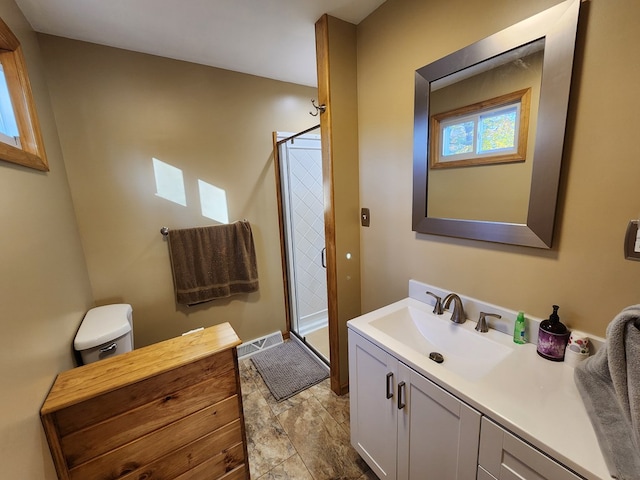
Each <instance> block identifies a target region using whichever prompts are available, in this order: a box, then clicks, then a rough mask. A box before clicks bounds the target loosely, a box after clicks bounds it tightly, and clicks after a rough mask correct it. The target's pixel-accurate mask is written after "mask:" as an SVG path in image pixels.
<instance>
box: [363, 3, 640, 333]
mask: <svg viewBox="0 0 640 480" xmlns="http://www.w3.org/2000/svg"><path fill="white" fill-rule="evenodd" d="M556 3H559V2H557V1H554V0H545V1H539V2H512V1H509V0H490V1H488V2H468V1H466V0H450V1H446V2H442V1H435V0H429V1H425V0H401V1H400V0H387V2H386V3H385V4H383V5H382V6H381V7H380V8H379V9H378V10H377V11H376V12H374V14H372V15H371V16H370V17H368V18H367V19H365V21H364V22H362V23H361V24H360V25H359V28H358V42H359V43H358V104H359V137H360V192H361V194H360V196H361V204H362V206H365V207H369V208H371V219H372V222H371V227H370V228H368V229H362V240H361V241H362V256H363V264H362V265H363V266H362V298H363V300H362V302H363V311H368V310H371V309H374V308H376V307H379V306H382V305H384V304H387V303H390V302H392V301H394V300H398V299H400V298H402V297H404V296H406V293H407V281H408V280H409V279H410V278H415V279H417V280H421V281H425V282H428V283H431V284H434V285H437V286H441V287H443V288H445V289H448V290H452V291H456V292H459V293H463V294H465V295H470V296H473V297H476V298H479V299H483V300H486V301H488V302H491V303H494V304H498V305H503V306H505V307H508V308H512V309H515V310H518V309H524V310H525V311H526V312H528V313H529V314H531V315H534V316H539V317H547V316H548V314H549V313H550V312H551V304H553V303H555V304H558V305H560V306H561V308H560V312H559V313H560V315H561V318H562V319H563V320H564V321H566V323H567V324H568V325H569V326H571V327H573V328H580V329H582V330H586V331H587V332H591V333H594V334H598V335H604V332H605V327H606V325H607V324H608V323H609V322H610V321H611V319H612V318H613V316H614V315H615V314H616V313H617V312H619V311H620V310H621V309H622V308H623V307H625V306H627V305H631V304H636V303H638V301H639V297H638V291H639V290H638V285H640V264H639V263H638V262H632V261H628V260H624V258H623V254H622V245H623V240H624V234H625V230H626V226H627V223H628V221H629V220H630V219H634V218H638V215H640V198H639V197H638V179H640V161H638V159H639V158H640V144H639V143H638V142H637V141H635V137H634V135H633V133H632V132H633V127H631V126H632V125H634V124H635V119H636V116H637V101H636V100H635V96H634V92H635V91H636V87H637V86H636V84H637V78H638V77H639V76H640V63H639V62H637V61H636V60H635V59H636V58H637V54H636V50H635V46H636V45H638V44H639V43H640V30H639V29H638V28H637V19H638V18H639V16H640V3H638V2H637V1H636V0H616V1H603V0H593V1H590V2H586V3H583V5H582V12H581V18H580V26H579V32H578V37H579V38H578V43H577V60H576V62H575V66H574V82H573V85H572V96H571V101H570V110H569V118H568V134H567V140H566V143H565V154H564V164H563V173H562V181H561V187H560V202H559V206H558V217H557V222H556V229H555V240H554V247H553V249H551V250H550V251H546V250H538V249H533V248H526V247H517V246H506V245H499V244H491V243H485V242H478V241H471V240H462V239H453V238H447V237H438V236H431V235H416V234H415V233H414V232H412V231H411V203H412V197H411V181H412V131H413V87H414V85H413V81H414V71H415V70H416V69H417V68H419V67H421V66H423V65H426V64H428V63H430V62H432V61H434V60H436V59H438V58H440V57H442V56H444V55H446V54H448V53H451V52H453V51H455V50H457V49H459V48H462V47H464V46H466V45H468V44H470V43H473V42H474V41H476V40H479V39H481V38H484V37H486V36H488V35H491V34H492V33H495V32H497V31H499V30H501V29H503V28H505V27H507V26H509V25H511V24H513V23H515V22H518V21H520V20H522V19H524V18H526V17H528V16H530V15H533V14H535V13H537V12H539V11H541V10H543V9H544V8H548V7H550V6H552V5H554V4H556ZM478 19H482V21H480V22H479V21H478ZM627 127H631V128H627Z"/></svg>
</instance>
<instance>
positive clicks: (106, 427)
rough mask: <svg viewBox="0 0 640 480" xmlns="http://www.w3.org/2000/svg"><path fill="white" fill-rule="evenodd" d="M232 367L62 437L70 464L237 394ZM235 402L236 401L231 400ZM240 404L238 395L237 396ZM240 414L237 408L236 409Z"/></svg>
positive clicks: (76, 463) (94, 455)
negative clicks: (218, 374) (214, 376)
mask: <svg viewBox="0 0 640 480" xmlns="http://www.w3.org/2000/svg"><path fill="white" fill-rule="evenodd" d="M235 392H236V378H235V375H234V372H233V371H229V372H226V373H224V374H223V375H221V376H219V377H216V378H213V379H211V380H207V381H205V382H201V383H197V384H194V385H192V386H190V387H187V388H185V389H184V390H181V391H177V392H172V393H170V394H167V395H165V396H163V397H161V398H159V399H156V400H154V401H152V402H150V403H147V404H145V405H142V406H140V407H138V408H136V409H133V410H129V411H126V412H124V413H122V414H120V415H117V416H114V417H111V418H109V419H107V420H105V421H103V422H100V423H96V424H94V425H91V426H89V427H87V428H84V429H82V430H77V431H75V432H73V433H70V434H69V435H66V436H64V437H62V439H61V443H62V450H63V452H64V456H65V460H66V462H67V465H68V466H69V468H73V467H75V466H77V465H80V464H81V463H84V462H86V461H88V460H90V459H91V458H93V457H96V456H98V455H101V454H103V453H105V452H108V451H109V450H113V449H114V448H117V447H120V446H121V445H125V444H127V443H129V442H132V441H133V440H135V439H136V438H139V437H142V436H144V435H146V434H148V433H150V432H153V431H155V430H158V429H159V428H162V427H164V426H166V425H169V424H170V423H173V422H175V421H177V420H179V419H181V418H183V417H186V416H188V415H191V414H192V413H195V412H197V411H198V410H201V409H203V408H205V407H208V406H210V405H212V404H215V403H218V402H220V401H222V400H224V399H226V398H229V397H230V396H233V395H235ZM232 403H233V402H232ZM235 403H236V404H237V399H236V400H235ZM234 415H236V416H235V418H238V417H237V415H238V412H237V409H236V412H235V413H234Z"/></svg>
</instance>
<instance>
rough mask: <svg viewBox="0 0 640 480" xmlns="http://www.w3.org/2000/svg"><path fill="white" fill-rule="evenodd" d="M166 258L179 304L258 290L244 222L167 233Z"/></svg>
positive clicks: (250, 241) (248, 231) (250, 238)
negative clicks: (167, 249) (167, 247)
mask: <svg viewBox="0 0 640 480" xmlns="http://www.w3.org/2000/svg"><path fill="white" fill-rule="evenodd" d="M169 256H170V258H171V269H172V271H173V284H174V287H175V291H176V301H177V302H178V303H179V304H182V305H197V304H198V303H203V302H209V301H211V300H215V299H216V298H225V297H229V296H231V295H236V294H239V293H251V292H256V291H258V287H259V285H258V268H257V265H256V252H255V247H254V244H253V235H252V233H251V225H250V224H249V222H247V221H246V220H244V221H240V222H235V223H232V224H229V225H215V226H210V227H196V228H185V229H179V230H169Z"/></svg>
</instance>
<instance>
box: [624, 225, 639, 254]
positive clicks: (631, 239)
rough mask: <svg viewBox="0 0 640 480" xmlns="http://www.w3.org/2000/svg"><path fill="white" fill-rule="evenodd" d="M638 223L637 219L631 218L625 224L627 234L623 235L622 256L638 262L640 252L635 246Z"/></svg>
mask: <svg viewBox="0 0 640 480" xmlns="http://www.w3.org/2000/svg"><path fill="white" fill-rule="evenodd" d="M639 223H640V221H638V220H631V221H630V222H629V225H627V234H626V235H625V237H624V258H626V259H627V260H636V261H638V262H640V252H639V251H637V250H638V249H636V248H635V247H636V238H637V236H638V224H639Z"/></svg>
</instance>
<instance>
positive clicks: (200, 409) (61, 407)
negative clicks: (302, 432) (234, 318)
mask: <svg viewBox="0 0 640 480" xmlns="http://www.w3.org/2000/svg"><path fill="white" fill-rule="evenodd" d="M240 343H241V342H240V339H239V338H238V337H237V335H236V333H235V332H234V330H233V329H232V328H231V326H230V325H229V324H228V323H224V324H221V325H216V326H213V327H210V328H207V329H204V330H201V331H196V332H193V333H190V334H187V335H184V336H181V337H177V338H173V339H170V340H167V341H164V342H160V343H157V344H155V345H150V346H148V347H144V348H140V349H137V350H133V351H131V352H128V353H125V354H122V355H119V356H116V357H113V358H109V359H106V360H101V361H98V362H95V363H91V364H89V365H85V366H82V367H78V368H75V369H73V370H69V371H67V372H63V373H61V374H60V375H58V377H57V378H56V380H55V383H54V384H53V386H52V387H51V391H50V392H49V395H48V396H47V399H46V400H45V402H44V405H43V406H42V409H41V412H40V415H41V418H42V423H43V425H44V429H45V433H46V435H47V439H48V442H49V447H50V450H51V454H52V457H53V460H54V464H55V466H56V471H57V473H58V477H59V478H60V479H82V480H86V479H89V478H92V479H107V478H108V479H116V478H117V479H139V478H154V479H186V478H189V479H224V480H238V479H248V478H249V466H248V460H247V458H248V457H247V446H246V445H247V444H246V434H245V427H244V419H243V411H242V396H241V393H240V379H239V374H238V359H237V353H236V348H235V347H236V346H237V345H239V344H240Z"/></svg>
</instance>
